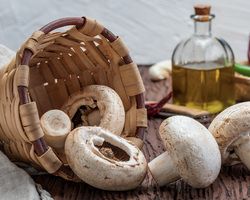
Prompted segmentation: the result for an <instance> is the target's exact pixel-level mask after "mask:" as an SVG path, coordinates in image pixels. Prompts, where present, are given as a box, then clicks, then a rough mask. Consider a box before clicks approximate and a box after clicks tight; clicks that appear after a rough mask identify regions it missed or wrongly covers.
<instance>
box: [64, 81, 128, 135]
mask: <svg viewBox="0 0 250 200" xmlns="http://www.w3.org/2000/svg"><path fill="white" fill-rule="evenodd" d="M95 104H96V105H97V108H98V109H99V112H98V111H96V110H93V116H91V114H90V116H88V117H87V119H89V120H91V123H92V122H94V121H96V122H98V123H99V122H100V123H99V124H95V125H96V126H100V127H102V128H104V129H107V130H109V131H111V132H112V133H114V134H116V135H121V133H122V131H123V128H124V123H125V110H124V107H123V103H122V100H121V98H120V97H119V95H118V94H117V93H116V92H115V91H114V90H113V89H112V88H110V87H107V86H104V85H89V86H86V87H84V88H83V89H82V90H81V91H78V92H76V93H74V94H72V95H71V96H70V98H69V99H68V101H67V102H66V103H65V104H64V105H63V107H62V110H63V111H64V112H66V113H67V114H68V115H69V117H70V118H71V119H72V118H73V117H74V115H75V113H76V112H77V110H78V109H79V108H80V107H81V106H83V105H85V106H90V107H91V106H93V105H95ZM97 115H100V117H98V116H97ZM93 118H96V120H93ZM89 125H92V124H89Z"/></svg>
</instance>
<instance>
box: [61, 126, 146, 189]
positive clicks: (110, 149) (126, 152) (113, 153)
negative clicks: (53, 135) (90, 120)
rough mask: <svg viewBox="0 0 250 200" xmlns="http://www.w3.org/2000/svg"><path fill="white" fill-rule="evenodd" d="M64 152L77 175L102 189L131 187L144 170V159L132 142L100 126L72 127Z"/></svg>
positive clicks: (144, 173) (144, 172)
mask: <svg viewBox="0 0 250 200" xmlns="http://www.w3.org/2000/svg"><path fill="white" fill-rule="evenodd" d="M65 154H66V158H67V161H68V164H69V166H70V168H71V169H72V170H73V171H74V173H75V174H76V175H77V176H78V177H79V178H80V179H82V180H83V181H84V182H86V183H88V184H90V185H92V186H94V187H97V188H100V189H103V190H111V191H124V190H130V189H134V188H136V187H137V186H138V185H139V184H140V183H141V182H142V181H143V179H144V177H145V175H146V172H147V162H146V159H145V157H144V155H143V153H142V152H141V151H140V150H139V149H138V148H137V147H136V146H135V145H132V144H130V143H129V142H127V140H125V139H123V138H122V137H120V136H117V135H115V134H113V133H112V132H110V131H108V130H106V129H103V128H101V127H95V126H86V127H85V126H84V127H79V128H76V129H74V130H73V131H71V133H70V134H69V135H68V137H67V139H66V142H65Z"/></svg>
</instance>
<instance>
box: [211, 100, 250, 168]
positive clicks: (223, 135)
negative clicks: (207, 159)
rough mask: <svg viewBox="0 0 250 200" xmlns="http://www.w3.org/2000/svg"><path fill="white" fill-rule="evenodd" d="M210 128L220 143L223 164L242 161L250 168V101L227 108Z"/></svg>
mask: <svg viewBox="0 0 250 200" xmlns="http://www.w3.org/2000/svg"><path fill="white" fill-rule="evenodd" d="M208 129H209V131H210V132H211V133H212V134H213V136H214V137H215V139H216V141H217V143H218V145H219V148H220V151H221V156H222V163H223V164H226V165H233V164H236V163H239V162H240V161H241V162H242V163H243V164H244V165H246V166H247V168H248V169H250V102H244V103H239V104H236V105H233V106H231V107H229V108H227V109H225V110H224V111H222V112H221V113H220V114H218V115H217V116H216V117H215V118H214V120H213V121H212V123H211V124H210V126H209V128H208Z"/></svg>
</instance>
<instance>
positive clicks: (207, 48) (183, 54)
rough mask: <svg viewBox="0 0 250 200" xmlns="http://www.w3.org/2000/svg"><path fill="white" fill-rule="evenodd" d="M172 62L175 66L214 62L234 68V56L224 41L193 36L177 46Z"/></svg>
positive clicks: (209, 37) (210, 37)
mask: <svg viewBox="0 0 250 200" xmlns="http://www.w3.org/2000/svg"><path fill="white" fill-rule="evenodd" d="M172 62H173V64H174V65H186V64H190V63H207V62H210V63H211V62H212V63H217V65H222V66H232V65H233V64H234V54H233V51H232V49H231V47H230V45H229V44H228V43H227V42H226V41H225V40H224V39H221V38H217V37H212V36H196V35H193V36H191V37H189V38H187V39H184V40H182V41H181V42H180V43H179V44H177V46H176V47H175V49H174V51H173V54H172Z"/></svg>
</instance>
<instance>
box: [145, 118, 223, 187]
mask: <svg viewBox="0 0 250 200" xmlns="http://www.w3.org/2000/svg"><path fill="white" fill-rule="evenodd" d="M159 132H160V137H161V139H162V141H163V143H164V146H165V147H166V148H167V150H168V152H165V153H163V154H161V155H160V156H158V157H157V158H155V159H154V160H152V161H151V162H150V163H149V164H148V166H149V169H150V171H151V174H152V176H153V177H154V179H155V181H156V182H157V183H158V185H159V186H163V185H165V184H168V183H171V182H173V181H176V180H178V179H180V178H181V177H182V178H183V179H184V181H186V182H187V183H188V184H189V185H191V186H192V187H195V188H203V187H207V186H208V185H210V184H211V183H213V182H214V180H215V179H216V177H217V176H218V174H219V171H220V167H221V156H220V151H219V147H218V145H217V143H216V141H215V139H214V138H213V136H212V134H211V133H210V132H209V131H208V130H207V129H206V128H205V127H204V126H203V125H202V124H200V123H199V122H197V121H196V120H194V119H192V118H189V117H184V116H174V117H170V118H168V119H166V120H164V121H163V122H162V124H161V126H160V130H159Z"/></svg>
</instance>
